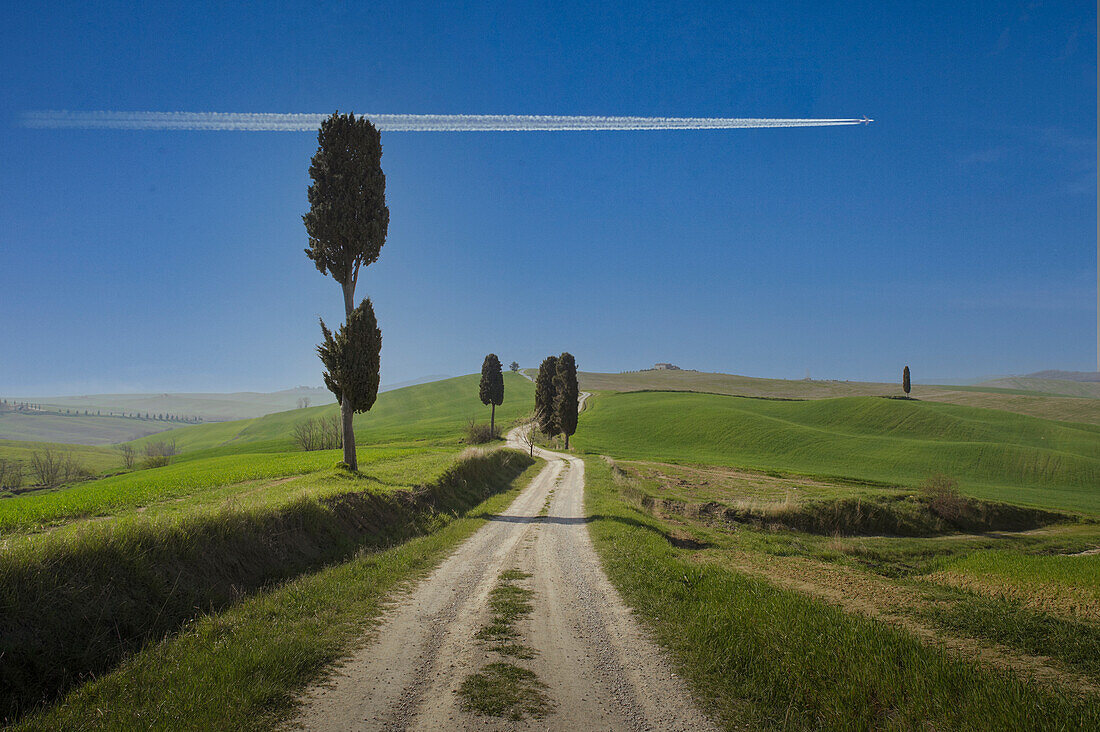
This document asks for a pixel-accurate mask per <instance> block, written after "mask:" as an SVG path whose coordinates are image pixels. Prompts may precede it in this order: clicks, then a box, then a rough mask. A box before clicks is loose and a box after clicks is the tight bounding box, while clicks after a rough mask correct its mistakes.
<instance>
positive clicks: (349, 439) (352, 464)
mask: <svg viewBox="0 0 1100 732" xmlns="http://www.w3.org/2000/svg"><path fill="white" fill-rule="evenodd" d="M354 416H355V413H354V412H353V411H352V410H351V402H350V401H348V398H347V397H344V399H343V401H341V402H340V420H341V422H343V430H344V462H345V463H347V466H348V467H349V468H351V469H352V470H358V469H359V462H358V460H356V459H355V431H354V429H353V427H352V421H351V420H352V417H354Z"/></svg>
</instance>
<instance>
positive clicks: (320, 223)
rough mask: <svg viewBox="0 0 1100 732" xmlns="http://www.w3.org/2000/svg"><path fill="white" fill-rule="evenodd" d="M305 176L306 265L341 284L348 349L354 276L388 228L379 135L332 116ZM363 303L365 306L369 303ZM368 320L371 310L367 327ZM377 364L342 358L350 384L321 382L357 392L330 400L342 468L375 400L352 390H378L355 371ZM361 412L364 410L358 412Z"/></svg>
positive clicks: (369, 356)
mask: <svg viewBox="0 0 1100 732" xmlns="http://www.w3.org/2000/svg"><path fill="white" fill-rule="evenodd" d="M309 176H310V178H312V180H313V182H312V184H310V186H309V212H308V213H306V214H305V215H304V216H302V222H303V223H304V224H305V226H306V233H307V234H308V235H309V249H307V250H306V256H307V257H309V258H310V259H312V260H313V263H314V264H315V265H316V266H317V270H318V271H319V272H321V274H329V275H332V278H333V279H334V280H336V281H337V282H339V283H340V287H341V288H342V289H343V294H344V315H345V317H346V319H347V320H346V322H347V323H348V326H349V333H348V337H347V343H348V344H354V343H356V342H358V339H357V338H356V337H352V336H351V333H350V324H351V320H352V312H353V310H354V309H355V308H353V303H354V301H355V285H356V284H357V283H358V281H359V268H360V267H365V266H369V265H371V264H373V263H374V262H376V261H377V260H378V255H379V253H380V252H381V251H382V245H383V244H385V243H386V234H387V232H388V231H389V223H390V210H389V208H387V207H386V175H385V173H383V172H382V136H381V134H380V133H379V132H378V128H376V127H375V126H374V125H373V124H371V122H370V121H369V120H368V119H366V118H365V117H359V118H357V117H356V116H355V115H354V114H345V115H341V114H340V113H339V112H336V113H333V115H332V116H331V117H329V118H328V119H326V120H325V121H323V122H322V123H321V129H320V131H318V133H317V153H316V154H315V155H314V156H313V159H312V161H311V164H310V166H309ZM364 302H367V303H368V306H369V301H364ZM359 307H360V308H362V307H363V306H362V305H360V306H359ZM361 317H365V316H361ZM373 319H374V311H373V308H372V309H371V312H370V320H371V321H373ZM375 327H377V326H376V325H375ZM322 330H323V331H324V333H325V345H326V346H327V345H328V343H329V340H330V337H331V336H330V334H329V333H328V331H327V329H324V328H323V327H322ZM360 336H361V337H362V338H363V339H365V340H364V342H370V341H371V338H367V337H366V336H365V335H363V334H360ZM379 340H380V336H379ZM318 350H320V348H319V349H318ZM377 356H378V353H377V351H375V352H374V353H366V354H351V353H345V354H342V358H344V362H343V365H342V366H341V367H340V368H343V369H348V370H350V372H354V374H355V376H354V377H352V376H351V373H348V372H341V371H339V370H338V371H337V372H335V373H334V372H333V371H332V369H331V368H330V370H329V376H328V377H326V383H328V378H338V375H339V376H343V377H347V378H349V379H352V380H353V381H355V383H356V384H357V389H351V388H347V389H345V388H341V389H340V393H341V394H344V395H346V396H347V397H348V399H344V398H342V397H340V396H337V400H338V401H339V402H340V417H341V420H342V423H343V436H344V462H345V463H346V464H347V465H348V467H350V468H351V469H352V470H355V469H357V468H358V463H357V460H356V457H355V433H354V432H353V431H352V416H353V415H354V412H356V411H366V410H368V409H370V406H372V405H373V404H374V396H370V398H369V399H368V398H366V396H365V394H366V393H368V392H370V391H371V390H370V389H359V388H358V387H364V385H365V384H367V383H368V382H371V381H373V382H374V383H377V380H378V374H377V373H375V374H374V375H373V376H371V377H370V378H367V377H366V376H365V375H364V374H361V373H359V372H358V367H359V366H362V365H365V364H368V363H373V364H375V368H377V364H378V358H377ZM352 364H356V366H353V365H352ZM326 366H328V364H327V363H326ZM334 383H336V382H334ZM349 384H350V382H349ZM331 388H332V387H330V389H331ZM360 391H362V393H361V394H360ZM375 391H376V389H375ZM334 393H335V392H334ZM357 394H358V395H359V396H360V399H359V401H358V402H353V401H352V398H353V395H357ZM368 402H369V404H368ZM356 404H358V405H359V406H358V407H357V406H356ZM364 404H366V405H367V406H365V407H364V406H363V405H364Z"/></svg>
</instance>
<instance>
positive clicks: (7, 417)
mask: <svg viewBox="0 0 1100 732" xmlns="http://www.w3.org/2000/svg"><path fill="white" fill-rule="evenodd" d="M176 426H178V423H173V422H164V421H158V420H146V419H131V418H129V417H104V416H99V417H97V416H95V415H88V416H84V415H82V414H81V415H65V414H56V413H51V414H39V413H27V412H0V439H5V440H33V441H37V442H59V443H65V444H70V445H113V444H115V443H119V442H128V441H129V440H136V439H137V438H139V437H144V436H146V435H152V434H155V433H157V432H163V431H164V430H169V429H172V428H173V427H176Z"/></svg>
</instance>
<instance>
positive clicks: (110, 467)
mask: <svg viewBox="0 0 1100 732" xmlns="http://www.w3.org/2000/svg"><path fill="white" fill-rule="evenodd" d="M46 450H50V451H52V452H55V453H59V454H64V455H72V456H73V458H74V459H75V460H76V461H77V462H78V463H80V464H81V465H83V466H84V467H86V468H87V469H88V470H89V471H91V472H92V473H93V474H100V473H104V472H107V471H115V470H122V467H123V466H122V457H121V456H120V455H119V453H118V451H117V450H114V449H112V448H109V447H95V446H92V445H62V444H58V443H56V442H36V441H30V440H0V460H16V461H18V462H20V463H22V464H23V468H24V472H25V473H26V476H25V480H26V483H30V482H33V480H32V476H31V475H30V468H29V463H30V460H31V458H32V457H33V456H34V453H36V452H39V453H41V452H45V451H46Z"/></svg>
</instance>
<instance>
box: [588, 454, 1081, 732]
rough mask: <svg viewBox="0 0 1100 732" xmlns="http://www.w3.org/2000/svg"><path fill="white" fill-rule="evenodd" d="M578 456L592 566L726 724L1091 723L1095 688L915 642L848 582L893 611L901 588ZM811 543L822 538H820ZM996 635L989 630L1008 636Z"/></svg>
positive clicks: (788, 537)
mask: <svg viewBox="0 0 1100 732" xmlns="http://www.w3.org/2000/svg"><path fill="white" fill-rule="evenodd" d="M585 462H586V483H587V486H586V505H587V510H588V513H589V515H591V516H592V517H593V518H592V522H591V524H590V531H591V534H592V537H593V542H594V543H595V546H596V549H597V551H598V552H599V554H600V556H601V559H602V560H603V564H604V568H605V570H606V571H607V573H608V575H609V577H610V579H611V581H612V582H613V583H614V584H615V585H616V586H617V587H618V589H619V591H620V592H621V593H622V595H623V597H624V599H625V600H626V602H627V603H628V604H629V605H631V606H632V607H633V608H634V610H635V612H636V613H637V614H638V616H639V617H640V618H641V619H642V620H643V622H645V623H646V624H647V625H648V626H649V628H650V629H651V630H652V632H653V634H654V635H655V637H656V638H657V639H658V640H659V641H660V642H661V644H662V645H664V646H665V647H666V648H667V649H668V650H669V651H670V653H671V655H672V657H673V658H674V660H675V661H676V663H677V670H678V672H679V673H680V674H681V675H682V676H683V677H684V678H685V679H686V680H687V681H688V682H689V683H690V684H691V686H692V689H693V691H694V692H695V694H696V695H697V697H698V698H700V699H702V700H704V702H705V703H706V704H707V705H708V706H709V707H710V708H711V710H712V711H713V713H714V714H715V715H716V716H717V717H718V718H719V719H720V721H721V722H722V723H723V724H724V726H726V727H727V728H729V729H899V730H901V729H967V730H979V729H995V728H1004V729H1035V730H1039V729H1093V728H1095V727H1096V725H1100V705H1098V704H1097V703H1096V701H1095V698H1089V697H1086V698H1082V697H1080V696H1078V695H1077V693H1076V692H1075V691H1070V692H1068V693H1067V690H1066V689H1064V688H1059V687H1054V686H1051V685H1047V684H1045V683H1036V682H1035V681H1034V680H1032V679H1031V678H1030V676H1031V670H1030V669H1027V668H1025V669H1023V670H1021V671H1018V673H1012V672H1010V671H1008V670H1006V668H1011V667H1006V666H1004V665H1002V667H999V668H998V667H994V666H992V665H987V664H983V663H976V662H975V660H974V653H973V651H971V652H970V653H969V654H963V653H958V652H956V651H955V650H953V649H950V648H945V647H941V646H940V645H939V644H937V643H926V642H924V641H922V640H921V638H920V637H919V636H918V635H916V634H914V633H912V632H911V631H910V629H909V627H907V626H905V625H904V624H902V623H898V622H896V621H889V622H885V620H886V618H887V617H889V616H887V615H881V616H880V613H879V612H878V611H877V610H875V608H874V606H873V605H871V604H869V603H864V604H859V603H855V602H852V599H853V598H855V599H857V600H858V599H859V597H858V596H859V595H860V594H861V592H862V593H864V594H866V595H868V596H869V597H871V598H880V599H882V600H884V601H885V603H886V604H887V606H888V607H887V608H886V609H884V610H883V613H887V612H892V613H894V614H895V615H896V614H897V612H898V610H897V609H896V608H895V607H894V606H893V605H892V604H890V603H895V602H897V601H898V598H906V597H909V598H911V597H913V596H914V595H915V593H914V591H913V590H912V588H911V587H909V586H905V585H901V586H900V587H895V586H894V585H891V584H889V583H887V582H886V581H884V580H883V581H879V582H876V581H875V577H874V576H873V575H865V574H863V573H860V572H852V571H848V570H847V568H845V567H839V568H837V570H839V571H831V570H830V564H829V563H821V562H809V561H807V560H805V559H803V558H802V557H801V556H798V555H800V554H802V553H804V552H806V550H807V549H806V543H807V540H806V538H805V537H804V536H802V535H798V534H793V533H792V534H785V535H780V536H777V535H776V534H775V533H774V532H756V531H753V530H747V529H742V530H740V531H737V532H732V533H731V532H729V531H728V530H723V529H714V528H708V527H707V526H705V525H703V524H697V523H694V522H689V523H687V524H685V523H683V522H682V521H680V520H662V519H661V518H658V517H655V516H653V515H651V514H649V513H647V512H646V511H644V510H640V509H639V508H638V507H635V506H632V505H630V502H629V501H628V500H626V499H625V498H624V496H623V495H622V494H621V492H620V491H621V489H622V488H623V487H624V486H625V485H627V484H628V483H623V482H622V481H619V480H616V479H615V477H614V476H613V472H612V470H611V469H610V468H609V467H608V466H607V465H606V464H605V463H604V461H603V460H601V459H598V458H592V459H588V460H586V461H585ZM816 541H819V542H821V544H822V549H824V548H825V546H824V545H825V542H828V541H829V540H828V539H825V538H821V539H819V540H816ZM921 541H928V540H921ZM778 543H781V544H782V546H778V545H777V544H778ZM753 546H755V550H752V549H750V547H753ZM769 550H771V551H769ZM833 551H834V553H835V550H833ZM815 573H816V576H815ZM861 582H862V584H861ZM838 589H840V590H841V591H842V592H841V593H840V594H838V593H837V590H838ZM817 590H819V591H817ZM890 590H893V591H892V592H891V591H890ZM829 593H832V594H829ZM880 617H881V618H882V620H881V621H880V619H879V618H880ZM982 617H988V616H983V615H982V614H980V613H978V614H976V615H975V618H976V619H978V620H979V621H980V619H981V618H982ZM1022 617H1024V616H1021V615H1019V614H1016V615H1009V616H1007V617H1006V619H1005V622H1004V623H997V624H996V625H995V626H994V627H995V628H997V629H1003V630H1008V631H1011V628H1013V627H1018V625H1019V623H1020V620H1021V618H1022ZM1071 627H1072V626H1068V625H1067V626H1064V628H1063V629H1061V630H1064V629H1069V628H1071ZM1081 629H1083V630H1086V631H1088V632H1092V631H1091V630H1090V629H1089V628H1088V627H1083V628H1079V630H1081ZM1007 635H1008V637H1001V638H999V639H998V640H999V641H1000V642H1012V641H1013V638H1012V637H1011V635H1010V633H1009V634H1007ZM1054 635H1056V636H1057V637H1056V638H1055V639H1054V640H1055V641H1056V642H1057V643H1058V644H1059V645H1047V646H1045V647H1044V650H1045V651H1046V652H1047V653H1052V652H1057V653H1059V654H1060V655H1061V656H1062V657H1064V658H1066V659H1067V662H1068V663H1072V664H1076V665H1074V666H1072V667H1071V668H1073V669H1074V670H1075V671H1078V672H1079V673H1085V674H1091V668H1092V666H1090V665H1089V664H1088V662H1087V660H1084V661H1082V662H1081V663H1078V661H1079V660H1080V659H1081V657H1082V653H1084V654H1087V653H1095V651H1096V650H1097V649H1098V648H1100V644H1098V643H1097V642H1096V640H1095V639H1093V638H1087V639H1086V638H1085V637H1084V636H1081V635H1078V636H1077V637H1078V639H1079V642H1080V643H1087V645H1079V646H1078V647H1074V646H1072V645H1068V644H1067V643H1066V641H1067V636H1064V635H1057V634H1052V636H1054ZM1046 640H1048V639H1046V638H1045V639H1044V641H1046ZM1028 651H1029V652H1032V653H1033V652H1034V650H1032V649H1028ZM1086 659H1087V656H1086ZM1013 671H1016V669H1013Z"/></svg>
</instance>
